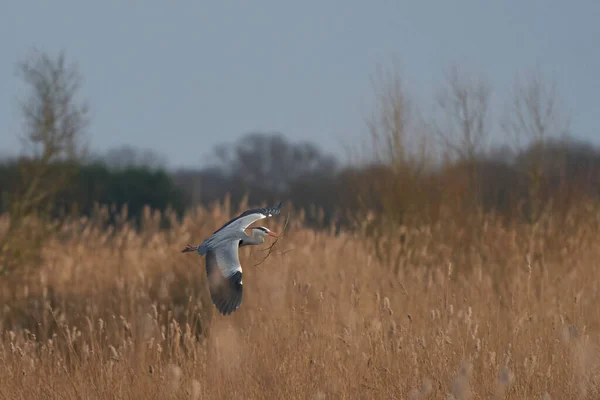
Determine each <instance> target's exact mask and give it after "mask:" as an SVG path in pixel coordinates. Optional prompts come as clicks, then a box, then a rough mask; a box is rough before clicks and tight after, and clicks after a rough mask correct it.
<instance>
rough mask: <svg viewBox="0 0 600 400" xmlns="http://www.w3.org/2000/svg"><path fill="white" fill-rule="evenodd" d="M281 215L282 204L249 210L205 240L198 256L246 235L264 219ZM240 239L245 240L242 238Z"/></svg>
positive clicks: (199, 248)
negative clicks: (247, 231) (247, 229)
mask: <svg viewBox="0 0 600 400" xmlns="http://www.w3.org/2000/svg"><path fill="white" fill-rule="evenodd" d="M280 213H281V203H279V204H278V205H277V206H275V207H266V208H255V209H252V210H247V211H244V212H243V213H241V214H240V215H238V216H237V217H236V218H234V219H232V220H231V221H229V222H227V223H226V224H225V225H223V226H222V227H220V228H219V229H217V230H216V231H215V232H214V233H213V234H212V236H211V237H209V238H208V239H206V240H204V242H203V243H202V244H201V245H200V246H199V247H198V254H200V255H201V256H203V255H206V253H208V252H209V251H210V250H211V249H214V248H216V247H218V246H220V245H221V244H222V243H223V242H227V241H229V240H230V239H231V238H237V236H236V235H239V234H240V233H241V234H243V235H245V233H244V229H246V228H248V226H250V225H251V224H252V223H254V222H256V221H258V220H261V219H263V218H268V217H272V216H275V215H279V214H280ZM240 239H243V238H242V237H240Z"/></svg>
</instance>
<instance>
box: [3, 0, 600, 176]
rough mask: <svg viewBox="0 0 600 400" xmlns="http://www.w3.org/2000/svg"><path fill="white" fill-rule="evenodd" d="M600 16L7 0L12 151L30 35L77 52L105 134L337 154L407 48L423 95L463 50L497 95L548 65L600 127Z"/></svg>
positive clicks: (378, 2) (408, 5)
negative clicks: (273, 135)
mask: <svg viewBox="0 0 600 400" xmlns="http://www.w3.org/2000/svg"><path fill="white" fill-rule="evenodd" d="M599 16H600V2H599V1H593V0H589V1H584V0H582V1H572V2H567V1H550V0H546V1H542V0H529V1H516V0H515V1H513V0H510V1H508V0H507V1H480V0H479V1H475V0H470V1H467V0H454V1H436V2H434V1H400V0H396V1H392V0H373V1H365V0H362V1H358V0H346V1H335V2H334V1H326V0H321V1H315V0H304V1H293V2H292V1H281V0H278V1H276V0H268V1H267V0H254V1H221V2H218V1H210V2H209V1H200V0H196V1H192V0H188V1H183V0H180V1H164V0H163V1H158V0H145V1H142V0H105V1H95V2H92V1H75V0H71V1H66V0H54V1H27V0H19V1H17V0H3V1H1V2H0V60H1V62H0V153H16V152H18V151H19V148H20V147H19V141H18V139H17V138H16V134H17V133H18V131H19V128H20V119H19V114H18V109H17V105H16V99H17V97H18V96H19V95H20V94H22V90H23V87H22V85H21V84H20V81H19V80H18V79H17V77H16V76H15V63H16V62H17V61H18V60H20V59H21V58H22V57H23V56H24V55H25V54H26V52H27V51H28V50H29V49H30V48H31V47H32V46H35V47H37V48H38V49H40V50H43V51H45V52H49V53H51V54H56V53H57V52H58V51H60V50H61V49H64V50H65V51H66V55H67V57H68V58H69V59H70V60H73V61H76V62H77V63H78V64H79V67H80V70H81V72H82V74H83V76H84V78H85V82H84V87H83V91H82V93H83V94H84V95H85V97H86V98H88V99H89V101H90V103H91V106H92V111H93V113H92V118H93V119H92V125H91V128H90V144H91V146H92V148H93V149H95V150H99V151H103V150H106V149H108V148H110V147H114V146H119V145H123V144H126V145H132V146H136V147H140V148H150V149H154V150H156V151H158V152H159V153H160V154H163V155H165V156H166V157H168V159H169V161H170V165H171V166H174V167H175V166H200V165H202V164H203V162H204V161H205V160H207V156H210V153H211V149H212V147H213V146H214V145H216V144H218V143H221V142H223V141H232V140H235V139H236V138H238V137H239V136H240V135H242V134H244V133H247V132H250V131H255V130H262V131H281V132H283V133H284V134H286V135H287V136H288V137H289V138H290V139H292V140H300V139H307V140H311V141H314V142H316V143H317V144H319V145H320V146H322V147H323V148H324V149H326V150H330V151H334V152H336V153H337V154H341V149H340V142H343V143H345V144H352V143H354V141H355V140H356V138H357V137H359V135H361V134H363V133H364V132H365V125H364V117H365V115H366V113H368V112H370V111H371V110H372V104H371V102H372V87H371V83H370V79H371V78H372V77H373V75H374V74H375V73H376V70H377V66H378V65H382V66H391V65H393V64H394V63H398V62H399V65H401V67H402V76H403V78H404V79H405V80H406V81H407V84H408V89H409V90H410V91H411V92H412V93H413V94H414V95H415V96H417V97H419V98H421V99H423V101H425V100H427V99H430V98H432V94H433V91H434V89H435V88H436V87H437V85H439V83H440V81H441V79H442V77H443V75H442V74H443V70H444V68H446V67H447V66H448V65H449V64H450V63H458V64H459V65H462V66H464V67H465V68H466V69H467V70H469V71H473V72H475V73H478V74H482V75H483V76H485V77H487V79H488V80H489V81H490V83H491V84H492V86H493V88H494V94H495V96H496V102H498V104H500V103H501V102H503V101H505V100H506V98H507V96H508V95H509V88H510V85H511V84H512V80H513V78H514V74H515V73H516V72H517V71H519V70H521V69H527V68H532V67H535V66H539V67H541V68H542V69H543V71H545V72H546V74H547V75H548V76H551V77H553V78H554V79H556V81H557V83H558V85H559V89H560V91H561V93H562V97H563V100H564V101H565V103H566V104H567V105H568V111H569V113H570V116H571V118H572V124H571V126H572V128H573V133H574V134H575V135H576V136H578V137H580V138H584V139H588V140H592V141H595V142H598V141H596V136H597V132H598V130H597V126H598V123H597V115H598V112H600V100H599V99H600V95H599V93H600V76H599V72H600V51H599V50H598V48H599V47H598V40H599V39H600V23H599V22H598V17H599Z"/></svg>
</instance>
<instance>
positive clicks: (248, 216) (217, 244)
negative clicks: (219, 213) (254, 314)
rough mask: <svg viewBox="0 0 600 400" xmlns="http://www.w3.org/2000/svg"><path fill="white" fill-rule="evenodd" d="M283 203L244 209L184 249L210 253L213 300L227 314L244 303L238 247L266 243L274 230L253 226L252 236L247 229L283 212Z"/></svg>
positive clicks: (210, 283) (210, 288)
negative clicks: (207, 235) (208, 235)
mask: <svg viewBox="0 0 600 400" xmlns="http://www.w3.org/2000/svg"><path fill="white" fill-rule="evenodd" d="M280 212H281V203H279V204H278V205H277V206H275V207H267V208H257V209H252V210H248V211H245V212H243V213H242V214H240V215H239V216H238V217H236V218H234V219H232V220H231V221H229V222H227V223H226V224H225V225H223V226H222V227H221V228H219V229H218V230H217V231H215V232H214V233H213V234H212V235H211V236H210V237H209V238H207V239H205V240H204V242H202V244H201V245H199V246H191V245H188V246H187V247H186V248H185V249H184V250H183V251H184V252H189V251H197V252H198V254H200V255H206V274H207V278H208V284H209V290H210V295H211V298H212V301H213V303H214V304H215V306H216V307H217V309H218V310H219V312H220V313H221V314H223V315H229V314H231V313H232V312H233V311H235V310H237V309H238V308H239V307H240V305H241V303H242V293H243V288H242V266H241V264H240V259H239V253H238V250H239V248H240V247H242V246H247V245H257V244H261V243H264V240H265V236H266V235H272V234H273V233H272V232H271V231H270V230H268V229H267V228H264V227H255V228H252V234H251V235H250V236H248V235H247V234H246V233H245V232H244V230H245V229H246V228H248V226H249V225H250V224H252V223H253V222H255V221H258V220H260V219H263V218H268V217H272V216H274V215H279V214H280Z"/></svg>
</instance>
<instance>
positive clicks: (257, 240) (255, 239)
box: [241, 232, 265, 246]
mask: <svg viewBox="0 0 600 400" xmlns="http://www.w3.org/2000/svg"><path fill="white" fill-rule="evenodd" d="M245 236H246V237H245V238H244V239H242V244H241V245H242V246H248V245H257V244H263V243H264V242H265V238H264V237H263V236H260V235H257V234H256V233H255V232H252V235H250V236H248V235H245Z"/></svg>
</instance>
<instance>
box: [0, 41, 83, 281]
mask: <svg viewBox="0 0 600 400" xmlns="http://www.w3.org/2000/svg"><path fill="white" fill-rule="evenodd" d="M17 71H18V75H19V77H20V78H21V79H22V80H23V82H24V83H25V85H26V86H27V88H28V92H29V93H28V96H27V97H26V98H24V99H21V103H20V106H21V113H22V116H23V134H22V136H21V139H22V143H23V146H24V150H25V156H24V157H21V159H20V160H19V181H20V187H19V188H18V190H17V191H16V193H11V194H10V196H9V202H10V210H11V214H10V216H11V223H10V228H9V234H8V235H6V236H5V238H4V240H3V242H2V243H0V257H1V260H0V261H3V264H4V267H5V268H4V269H6V263H7V262H8V261H7V260H8V259H9V258H11V256H12V258H13V260H14V258H15V257H17V258H18V257H19V256H20V255H22V254H21V253H22V252H21V251H20V250H22V249H19V247H18V246H16V243H18V236H19V231H20V229H21V228H22V227H23V226H22V223H23V220H24V217H26V216H28V215H31V214H32V213H38V215H39V214H40V213H43V212H44V211H47V210H48V209H49V208H50V207H51V204H52V199H53V196H54V195H56V194H57V193H58V192H60V191H61V190H63V189H65V188H66V187H67V185H68V184H69V179H70V177H71V176H72V174H73V172H74V171H75V170H76V166H77V164H78V162H79V161H81V159H82V158H83V157H84V156H85V153H86V151H85V150H86V149H85V145H84V143H83V139H84V135H85V132H86V128H87V125H88V122H89V120H88V106H87V104H86V102H85V101H81V100H79V99H78V98H77V94H78V91H79V89H80V87H81V82H82V79H81V76H80V74H79V71H78V68H77V66H76V65H74V64H67V62H66V57H65V55H64V53H60V54H59V55H58V56H57V57H55V58H53V57H50V56H49V55H47V54H44V53H41V52H39V51H35V50H34V51H32V52H31V53H30V54H29V56H28V57H26V58H25V59H24V60H22V61H20V62H19V63H18V64H17ZM36 234H41V232H40V231H39V230H38V231H36ZM38 236H39V235H38ZM38 236H36V237H38ZM15 238H16V239H17V240H16V241H15V240H13V239H15ZM29 248H31V246H29Z"/></svg>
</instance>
